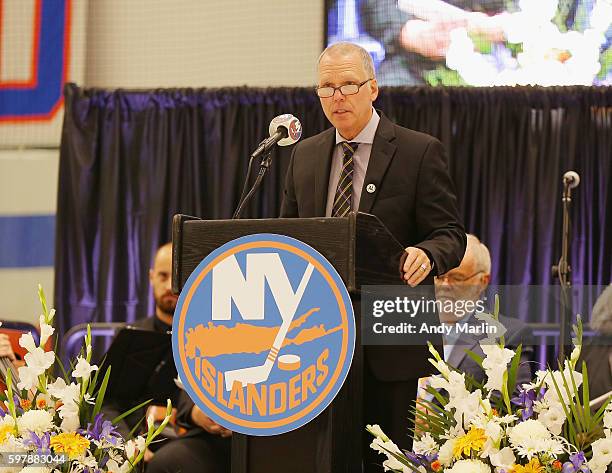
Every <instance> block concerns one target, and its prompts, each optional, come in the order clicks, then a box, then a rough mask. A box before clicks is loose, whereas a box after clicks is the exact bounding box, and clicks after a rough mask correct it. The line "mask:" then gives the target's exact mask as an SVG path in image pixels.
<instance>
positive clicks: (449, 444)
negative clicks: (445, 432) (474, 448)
mask: <svg viewBox="0 0 612 473" xmlns="http://www.w3.org/2000/svg"><path fill="white" fill-rule="evenodd" d="M456 441H457V440H456V439H450V440H447V441H446V442H444V445H442V446H441V447H440V451H439V452H438V460H439V461H440V463H442V465H444V466H449V465H450V464H451V462H452V461H453V448H455V442H456Z"/></svg>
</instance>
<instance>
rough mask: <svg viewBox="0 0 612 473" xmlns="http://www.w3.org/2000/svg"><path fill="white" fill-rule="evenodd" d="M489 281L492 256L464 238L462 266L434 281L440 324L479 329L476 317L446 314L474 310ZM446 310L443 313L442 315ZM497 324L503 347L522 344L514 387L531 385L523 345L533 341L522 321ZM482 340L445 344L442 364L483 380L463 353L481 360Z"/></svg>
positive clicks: (470, 337) (475, 241)
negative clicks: (501, 329)
mask: <svg viewBox="0 0 612 473" xmlns="http://www.w3.org/2000/svg"><path fill="white" fill-rule="evenodd" d="M490 280H491V256H490V254H489V250H488V248H487V247H486V246H485V245H484V244H483V243H481V242H480V240H479V239H478V238H476V237H475V236H474V235H470V234H468V235H467V248H466V251H465V255H464V257H463V260H462V261H461V264H460V265H459V266H458V267H456V268H455V269H452V270H450V271H448V272H447V273H445V274H442V275H440V276H437V277H436V278H435V279H434V282H435V286H436V299H438V301H440V302H442V304H440V305H441V307H442V309H443V310H442V311H441V312H440V321H441V322H443V323H445V324H474V325H480V324H481V321H480V320H478V319H477V318H476V317H475V313H474V312H471V313H465V314H464V313H458V312H453V311H452V310H450V311H449V310H448V309H449V308H451V307H466V306H467V307H470V306H471V307H476V306H478V304H477V303H478V302H479V301H480V300H481V298H482V295H483V293H484V291H485V289H486V288H487V286H488V285H489V282H490ZM445 309H446V311H445ZM499 322H500V323H501V324H502V325H503V326H504V327H505V329H506V333H505V334H504V337H505V342H506V347H507V348H510V349H513V350H514V349H516V348H517V346H518V345H520V344H523V346H522V352H521V362H520V365H519V370H518V374H517V386H520V385H521V384H523V383H529V382H531V377H532V373H531V371H532V370H531V366H530V365H531V363H530V362H531V361H532V356H533V347H532V346H529V345H526V343H530V342H531V340H532V337H533V334H532V332H531V329H530V328H529V327H528V326H527V324H525V323H524V322H523V321H521V320H519V319H516V318H511V317H505V316H503V315H500V316H499ZM481 338H485V336H481V337H479V336H475V335H466V336H462V337H461V339H445V340H444V359H445V361H446V362H447V363H448V364H449V365H451V366H453V367H455V368H457V369H459V370H460V371H463V372H465V373H467V374H470V375H472V376H473V377H474V379H476V380H477V381H482V380H484V378H485V373H484V371H483V369H482V368H481V367H480V366H479V365H478V364H477V363H476V362H475V361H474V360H473V359H472V358H470V357H469V356H467V355H466V350H470V351H472V352H474V353H476V354H477V355H479V356H481V357H484V353H483V351H482V348H481V347H480V344H479V343H478V342H479V339H481Z"/></svg>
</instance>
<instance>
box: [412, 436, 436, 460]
mask: <svg viewBox="0 0 612 473" xmlns="http://www.w3.org/2000/svg"><path fill="white" fill-rule="evenodd" d="M412 451H413V452H414V453H417V454H419V455H432V454H434V453H437V452H438V444H437V443H436V441H435V440H434V439H433V437H432V436H431V434H430V433H429V432H427V433H426V434H425V435H423V436H422V437H421V439H420V440H415V441H414V442H413V444H412Z"/></svg>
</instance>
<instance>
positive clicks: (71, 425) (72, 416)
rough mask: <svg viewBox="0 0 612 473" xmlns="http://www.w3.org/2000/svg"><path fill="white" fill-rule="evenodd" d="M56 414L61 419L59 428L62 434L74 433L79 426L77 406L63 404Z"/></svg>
mask: <svg viewBox="0 0 612 473" xmlns="http://www.w3.org/2000/svg"><path fill="white" fill-rule="evenodd" d="M58 412H59V415H60V417H61V419H62V423H61V425H60V427H61V429H62V430H63V431H64V432H74V431H75V430H77V429H78V428H79V427H80V426H81V423H80V421H79V406H77V405H76V404H74V403H72V404H64V405H62V406H61V407H60V408H59V409H58Z"/></svg>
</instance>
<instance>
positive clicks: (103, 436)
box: [79, 413, 121, 445]
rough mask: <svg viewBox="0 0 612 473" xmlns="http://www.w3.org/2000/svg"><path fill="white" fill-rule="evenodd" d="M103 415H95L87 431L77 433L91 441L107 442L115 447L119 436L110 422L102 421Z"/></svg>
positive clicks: (81, 430) (82, 430)
mask: <svg viewBox="0 0 612 473" xmlns="http://www.w3.org/2000/svg"><path fill="white" fill-rule="evenodd" d="M102 417H103V414H102V413H99V414H96V417H94V422H93V424H91V423H88V424H87V429H85V430H84V429H80V430H79V433H80V434H81V435H84V436H86V437H89V438H90V439H92V440H98V441H104V440H105V441H107V442H108V443H110V444H111V445H117V439H120V438H121V434H120V433H119V432H117V428H116V427H115V426H114V425H113V423H112V422H111V421H110V420H102Z"/></svg>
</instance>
